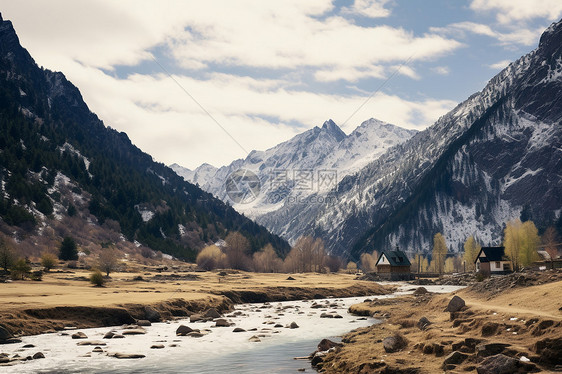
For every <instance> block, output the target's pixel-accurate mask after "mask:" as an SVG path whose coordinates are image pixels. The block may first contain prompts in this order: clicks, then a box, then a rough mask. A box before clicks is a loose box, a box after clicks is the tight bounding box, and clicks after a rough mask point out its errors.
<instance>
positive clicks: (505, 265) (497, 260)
mask: <svg viewBox="0 0 562 374" xmlns="http://www.w3.org/2000/svg"><path fill="white" fill-rule="evenodd" d="M474 264H475V268H476V272H478V273H482V274H486V275H493V274H508V273H511V272H512V269H511V261H510V260H509V258H508V257H507V256H506V255H505V248H504V247H482V248H481V249H480V252H478V256H476V259H475V260H474Z"/></svg>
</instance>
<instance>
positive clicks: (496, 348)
mask: <svg viewBox="0 0 562 374" xmlns="http://www.w3.org/2000/svg"><path fill="white" fill-rule="evenodd" d="M509 346H510V344H505V343H482V344H478V345H477V346H476V355H477V356H478V357H488V356H493V355H497V354H498V353H502V352H503V351H504V350H505V349H506V348H507V347H509Z"/></svg>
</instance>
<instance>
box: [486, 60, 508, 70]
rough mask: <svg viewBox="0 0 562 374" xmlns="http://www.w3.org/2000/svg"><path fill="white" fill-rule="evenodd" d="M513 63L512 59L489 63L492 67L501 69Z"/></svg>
mask: <svg viewBox="0 0 562 374" xmlns="http://www.w3.org/2000/svg"><path fill="white" fill-rule="evenodd" d="M510 63H511V60H501V61H498V62H496V63H495V64H491V65H488V67H489V68H490V69H494V70H499V69H503V68H505V67H507V65H509V64H510Z"/></svg>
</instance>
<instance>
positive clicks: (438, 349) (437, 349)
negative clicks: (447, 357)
mask: <svg viewBox="0 0 562 374" xmlns="http://www.w3.org/2000/svg"><path fill="white" fill-rule="evenodd" d="M433 353H435V356H437V357H441V356H443V355H444V354H445V349H444V347H443V346H442V345H441V344H437V343H433Z"/></svg>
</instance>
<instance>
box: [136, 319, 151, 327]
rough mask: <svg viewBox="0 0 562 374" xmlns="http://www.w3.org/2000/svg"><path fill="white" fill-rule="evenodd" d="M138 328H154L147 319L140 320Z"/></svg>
mask: <svg viewBox="0 0 562 374" xmlns="http://www.w3.org/2000/svg"><path fill="white" fill-rule="evenodd" d="M137 326H143V327H145V326H152V323H151V322H150V321H149V320H147V319H139V320H138V321H137Z"/></svg>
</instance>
